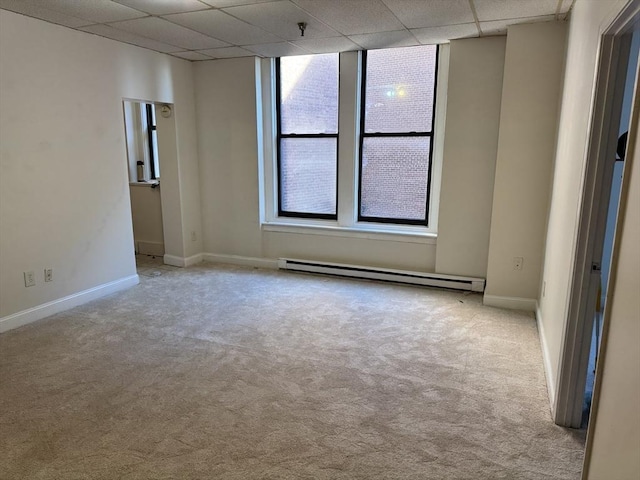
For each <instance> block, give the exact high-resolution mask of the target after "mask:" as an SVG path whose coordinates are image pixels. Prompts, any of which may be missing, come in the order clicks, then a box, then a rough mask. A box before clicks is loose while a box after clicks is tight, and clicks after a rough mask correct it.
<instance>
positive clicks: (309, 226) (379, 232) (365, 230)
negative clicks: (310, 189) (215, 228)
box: [261, 221, 438, 245]
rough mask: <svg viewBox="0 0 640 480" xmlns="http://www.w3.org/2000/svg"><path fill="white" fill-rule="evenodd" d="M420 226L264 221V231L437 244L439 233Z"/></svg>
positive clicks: (262, 226)
mask: <svg viewBox="0 0 640 480" xmlns="http://www.w3.org/2000/svg"><path fill="white" fill-rule="evenodd" d="M418 228H420V227H417V228H416V227H412V228H404V229H394V228H388V227H387V228H385V227H379V226H378V225H376V226H375V227H368V226H367V227H360V226H350V227H344V226H339V225H338V224H337V223H334V222H331V223H329V222H327V223H300V222H283V221H271V222H263V223H262V225H261V229H262V231H263V232H276V233H292V234H298V235H324V236H328V237H345V238H363V239H367V240H377V241H385V242H403V243H418V244H425V245H435V244H436V242H437V238H438V234H437V233H432V232H420V231H419V230H418Z"/></svg>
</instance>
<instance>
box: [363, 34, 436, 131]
mask: <svg viewBox="0 0 640 480" xmlns="http://www.w3.org/2000/svg"><path fill="white" fill-rule="evenodd" d="M436 50H437V49H436V46H435V45H427V46H422V47H407V48H390V49H384V50H370V51H368V52H367V79H366V80H367V83H366V91H365V102H366V104H365V132H367V133H375V132H382V133H397V132H429V131H431V128H432V126H431V123H432V120H433V100H434V98H433V94H434V86H435V78H436V76H435V74H436Z"/></svg>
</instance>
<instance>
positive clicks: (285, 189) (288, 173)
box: [280, 138, 338, 215]
mask: <svg viewBox="0 0 640 480" xmlns="http://www.w3.org/2000/svg"><path fill="white" fill-rule="evenodd" d="M337 145H338V140H337V139H336V138H283V139H282V140H281V141H280V188H281V195H282V198H281V200H280V208H281V210H282V211H284V212H296V213H317V214H330V215H335V214H336V186H337V183H338V181H337V168H336V167H337V164H336V150H337Z"/></svg>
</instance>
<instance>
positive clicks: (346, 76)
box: [338, 52, 361, 227]
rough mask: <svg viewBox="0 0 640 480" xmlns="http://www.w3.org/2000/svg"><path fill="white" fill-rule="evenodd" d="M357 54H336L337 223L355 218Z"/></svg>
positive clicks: (344, 224)
mask: <svg viewBox="0 0 640 480" xmlns="http://www.w3.org/2000/svg"><path fill="white" fill-rule="evenodd" d="M360 54H361V53H360V52H343V53H341V54H340V97H339V99H340V103H339V107H340V108H339V120H338V129H339V133H340V138H339V140H338V225H340V226H342V227H352V226H354V225H355V223H356V219H357V210H356V207H357V203H358V202H357V198H358V191H357V178H358V143H359V138H358V132H359V122H360Z"/></svg>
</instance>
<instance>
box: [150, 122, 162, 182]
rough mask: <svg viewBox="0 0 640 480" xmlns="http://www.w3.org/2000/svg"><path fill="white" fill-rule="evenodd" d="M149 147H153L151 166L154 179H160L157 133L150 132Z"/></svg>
mask: <svg viewBox="0 0 640 480" xmlns="http://www.w3.org/2000/svg"><path fill="white" fill-rule="evenodd" d="M151 145H152V146H153V162H154V163H153V166H154V168H155V174H156V178H160V158H159V157H158V132H157V131H156V130H151Z"/></svg>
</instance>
